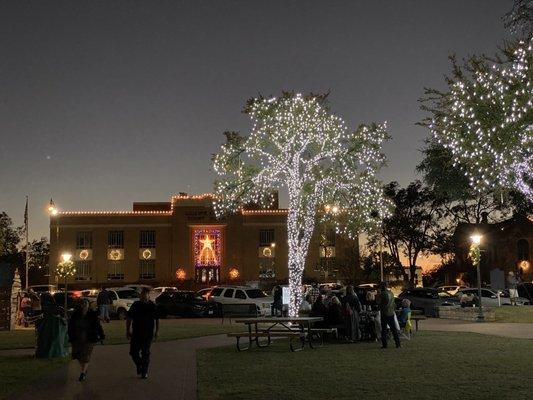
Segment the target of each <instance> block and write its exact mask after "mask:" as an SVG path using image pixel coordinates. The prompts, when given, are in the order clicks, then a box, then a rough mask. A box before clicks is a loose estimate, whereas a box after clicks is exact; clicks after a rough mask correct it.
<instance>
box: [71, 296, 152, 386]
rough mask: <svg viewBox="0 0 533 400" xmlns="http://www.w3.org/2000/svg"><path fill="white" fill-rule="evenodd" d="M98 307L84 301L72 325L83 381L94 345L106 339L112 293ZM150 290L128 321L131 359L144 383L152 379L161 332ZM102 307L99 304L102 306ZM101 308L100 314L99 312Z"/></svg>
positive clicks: (130, 312)
mask: <svg viewBox="0 0 533 400" xmlns="http://www.w3.org/2000/svg"><path fill="white" fill-rule="evenodd" d="M102 292H104V294H103V295H102V296H100V295H99V296H98V298H97V303H94V302H93V303H89V301H88V300H87V299H82V301H81V302H80V304H79V306H78V308H77V310H76V311H75V312H74V314H73V315H72V316H71V318H70V319H69V322H68V337H69V342H70V343H71V346H72V358H73V359H74V360H78V362H79V363H80V367H81V373H80V376H79V381H80V382H82V381H84V380H86V379H87V369H88V367H89V362H90V359H91V354H92V351H93V348H94V345H95V344H96V343H98V342H102V343H103V340H104V339H105V333H104V330H103V328H102V324H101V322H102V321H106V322H109V304H110V302H108V300H109V293H107V299H108V300H106V293H105V292H106V291H105V290H102V291H101V292H100V294H101V293H102ZM149 292H150V291H149V289H148V288H143V289H142V290H141V293H140V300H138V301H135V302H134V303H133V304H132V305H131V307H130V309H129V310H128V315H127V319H126V337H127V339H128V341H129V342H130V356H131V358H132V360H133V362H134V363H135V367H136V371H137V375H139V376H140V377H141V378H143V379H147V378H148V367H149V364H150V347H151V344H152V341H153V340H156V339H157V335H158V332H159V319H158V315H157V311H156V306H155V304H154V303H153V302H152V301H150V298H149ZM98 303H99V304H98ZM97 306H98V308H99V310H97V309H96V307H97Z"/></svg>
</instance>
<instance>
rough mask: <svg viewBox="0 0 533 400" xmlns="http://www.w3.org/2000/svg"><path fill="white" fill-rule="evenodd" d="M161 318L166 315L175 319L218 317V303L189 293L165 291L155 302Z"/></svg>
mask: <svg viewBox="0 0 533 400" xmlns="http://www.w3.org/2000/svg"><path fill="white" fill-rule="evenodd" d="M155 303H156V305H157V311H158V313H159V316H160V317H161V318H166V317H167V315H174V316H177V317H215V316H220V307H219V306H218V303H215V302H212V301H207V300H205V299H204V298H203V297H201V296H199V295H197V294H196V293H195V292H190V291H166V292H164V293H161V294H160V295H159V296H158V297H157V299H156V300H155Z"/></svg>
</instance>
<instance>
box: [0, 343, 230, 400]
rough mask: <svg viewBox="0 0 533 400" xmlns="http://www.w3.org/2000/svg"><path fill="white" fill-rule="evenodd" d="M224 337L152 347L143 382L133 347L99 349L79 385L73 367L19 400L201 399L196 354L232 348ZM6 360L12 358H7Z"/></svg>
mask: <svg viewBox="0 0 533 400" xmlns="http://www.w3.org/2000/svg"><path fill="white" fill-rule="evenodd" d="M234 342H235V340H234V339H233V340H232V339H230V338H227V337H226V336H225V335H217V336H204V337H201V338H194V339H184V340H179V341H172V342H160V343H154V344H153V345H152V355H151V365H150V369H151V371H152V373H151V374H150V376H149V379H147V380H143V379H139V378H138V377H137V375H136V371H135V367H134V364H133V362H132V361H131V359H130V356H129V354H128V350H129V346H128V345H113V346H99V345H98V346H96V347H95V349H94V352H93V356H92V360H91V364H90V365H89V370H88V374H87V381H85V382H83V383H80V382H78V380H77V378H78V376H79V366H78V364H77V363H75V362H69V363H68V365H66V366H65V367H63V368H60V369H59V370H57V371H55V372H54V373H52V375H51V376H50V377H49V378H48V379H46V381H41V382H38V383H36V384H34V385H33V387H32V388H31V389H30V390H27V391H26V392H25V393H23V394H17V395H16V396H13V397H12V398H13V399H17V400H26V399H28V400H35V399H39V400H58V399H69V400H70V399H72V400H85V399H87V400H89V399H90V400H115V399H117V400H118V399H124V400H135V399H173V400H174V399H176V400H194V399H196V382H197V378H196V350H197V349H202V348H209V347H218V346H224V345H229V344H233V343H234ZM3 354H5V355H7V352H5V353H3Z"/></svg>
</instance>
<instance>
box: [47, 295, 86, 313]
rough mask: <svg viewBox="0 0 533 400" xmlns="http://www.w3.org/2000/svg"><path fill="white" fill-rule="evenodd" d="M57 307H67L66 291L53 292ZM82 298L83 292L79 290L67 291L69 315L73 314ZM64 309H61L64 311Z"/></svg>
mask: <svg viewBox="0 0 533 400" xmlns="http://www.w3.org/2000/svg"><path fill="white" fill-rule="evenodd" d="M52 298H53V299H54V302H55V305H56V307H57V308H58V309H59V308H60V309H61V310H63V309H64V308H65V292H64V291H61V292H55V293H53V294H52ZM81 299H82V296H81V292H80V291H79V290H69V291H68V292H67V315H69V316H70V315H72V313H74V311H76V308H77V307H78V305H79V304H80V301H81ZM62 312H63V311H61V313H62Z"/></svg>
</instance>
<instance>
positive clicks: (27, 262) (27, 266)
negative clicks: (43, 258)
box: [24, 196, 30, 290]
mask: <svg viewBox="0 0 533 400" xmlns="http://www.w3.org/2000/svg"><path fill="white" fill-rule="evenodd" d="M28 198H29V196H26V209H25V211H24V228H25V230H26V290H28V285H29V280H28V274H29V270H30V239H29V232H28Z"/></svg>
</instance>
